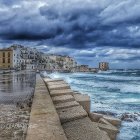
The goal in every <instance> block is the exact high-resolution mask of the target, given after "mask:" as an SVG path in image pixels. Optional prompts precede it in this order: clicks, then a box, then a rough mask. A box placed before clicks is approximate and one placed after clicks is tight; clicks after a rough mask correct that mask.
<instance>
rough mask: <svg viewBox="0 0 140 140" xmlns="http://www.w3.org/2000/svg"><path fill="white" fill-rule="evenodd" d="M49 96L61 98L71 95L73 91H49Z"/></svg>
mask: <svg viewBox="0 0 140 140" xmlns="http://www.w3.org/2000/svg"><path fill="white" fill-rule="evenodd" d="M50 95H51V96H52V97H54V96H61V95H73V91H72V90H71V89H63V90H51V91H50Z"/></svg>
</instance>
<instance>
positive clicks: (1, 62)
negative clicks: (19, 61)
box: [0, 49, 13, 69]
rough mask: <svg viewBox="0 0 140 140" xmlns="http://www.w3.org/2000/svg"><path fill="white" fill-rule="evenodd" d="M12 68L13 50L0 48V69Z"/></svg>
mask: <svg viewBox="0 0 140 140" xmlns="http://www.w3.org/2000/svg"><path fill="white" fill-rule="evenodd" d="M11 68H13V50H12V49H0V69H11Z"/></svg>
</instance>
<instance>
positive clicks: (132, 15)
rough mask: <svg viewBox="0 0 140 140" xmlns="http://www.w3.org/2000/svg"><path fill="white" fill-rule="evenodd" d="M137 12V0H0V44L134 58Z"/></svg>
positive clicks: (96, 56) (138, 33)
mask: <svg viewBox="0 0 140 140" xmlns="http://www.w3.org/2000/svg"><path fill="white" fill-rule="evenodd" d="M139 13H140V1H139V0H127V1H126V0H117V1H116V0H94V1H93V0H88V1H85V0H70V1H69V0H57V1H56V0H47V1H46V0H39V1H34V0H0V47H1V46H4V45H6V46H7V45H9V44H10V45H11V44H12V43H19V44H23V45H27V46H28V45H29V46H36V47H38V49H40V50H43V51H45V50H46V51H47V52H50V53H57V54H61V53H63V54H67V55H68V54H70V55H72V56H74V55H75V56H77V58H79V60H80V59H82V58H83V59H84V58H85V59H86V58H87V60H92V59H93V58H94V59H96V60H98V61H99V60H101V61H102V59H103V60H104V59H105V60H106V61H107V60H113V61H115V60H118V61H127V60H132V61H135V60H139V53H140V52H139V49H140V45H139V44H140V39H139V38H140V14H139ZM44 45H45V46H44ZM48 46H50V47H48ZM57 47H59V49H56V48H57ZM121 48H122V49H123V50H122V52H121V51H119V50H121ZM130 50H132V51H134V53H133V54H130V53H129V51H130ZM136 50H138V52H139V53H137V51H136ZM117 52H118V53H117ZM124 54H125V55H124ZM114 56H115V57H114ZM80 61H81V60H80ZM83 62H84V61H83Z"/></svg>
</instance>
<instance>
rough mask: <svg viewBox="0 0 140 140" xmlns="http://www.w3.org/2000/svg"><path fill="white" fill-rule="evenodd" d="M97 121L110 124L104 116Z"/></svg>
mask: <svg viewBox="0 0 140 140" xmlns="http://www.w3.org/2000/svg"><path fill="white" fill-rule="evenodd" d="M99 123H102V124H106V125H110V123H109V122H108V121H107V120H105V119H104V118H100V120H99Z"/></svg>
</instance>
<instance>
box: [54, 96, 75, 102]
mask: <svg viewBox="0 0 140 140" xmlns="http://www.w3.org/2000/svg"><path fill="white" fill-rule="evenodd" d="M52 100H53V102H54V103H64V102H70V101H74V100H75V99H74V97H73V96H72V95H62V96H55V97H52Z"/></svg>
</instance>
